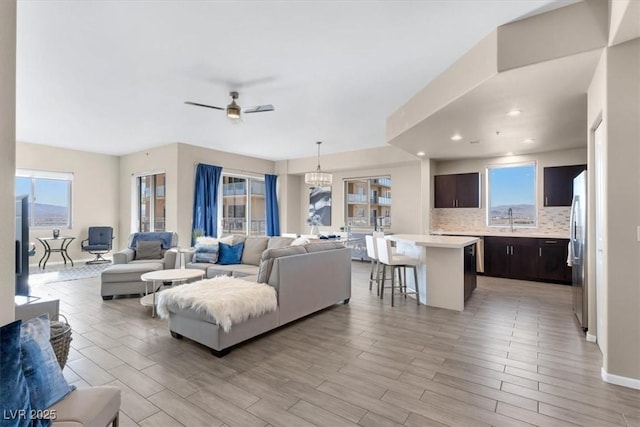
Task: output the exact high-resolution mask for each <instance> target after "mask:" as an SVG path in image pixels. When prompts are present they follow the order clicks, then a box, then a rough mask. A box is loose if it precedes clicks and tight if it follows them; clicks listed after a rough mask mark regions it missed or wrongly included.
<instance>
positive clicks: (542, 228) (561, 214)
mask: <svg viewBox="0 0 640 427" xmlns="http://www.w3.org/2000/svg"><path fill="white" fill-rule="evenodd" d="M570 215H571V208H570V207H568V206H567V207H565V206H559V207H547V208H540V209H538V226H537V227H536V228H531V231H532V232H535V233H539V234H554V235H555V234H563V233H565V234H567V235H568V234H569V216H570ZM495 230H496V228H495V227H487V220H486V210H485V209H477V208H469V209H465V208H455V209H432V210H431V231H432V232H438V231H444V232H446V231H450V232H466V231H468V232H492V231H495Z"/></svg>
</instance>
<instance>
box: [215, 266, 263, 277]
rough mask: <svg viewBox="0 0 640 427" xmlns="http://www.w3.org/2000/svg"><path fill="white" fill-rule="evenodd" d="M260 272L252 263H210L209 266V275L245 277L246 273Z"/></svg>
mask: <svg viewBox="0 0 640 427" xmlns="http://www.w3.org/2000/svg"><path fill="white" fill-rule="evenodd" d="M254 274H258V267H257V266H255V265H251V264H230V265H220V264H216V265H210V266H209V268H207V277H208V278H212V277H216V276H233V277H244V276H246V275H254Z"/></svg>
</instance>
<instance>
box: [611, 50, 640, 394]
mask: <svg viewBox="0 0 640 427" xmlns="http://www.w3.org/2000/svg"><path fill="white" fill-rule="evenodd" d="M638 76H640V39H635V40H632V41H628V42H625V43H622V44H619V45H616V46H612V47H610V48H608V52H607V77H606V79H607V117H606V120H607V182H606V186H607V189H606V191H607V207H608V210H607V217H608V218H607V238H608V242H609V245H608V253H607V254H606V262H607V275H608V277H607V283H608V290H607V294H608V295H607V297H608V301H607V303H608V311H607V316H608V319H607V320H608V321H607V328H608V331H607V347H608V357H607V364H606V365H605V366H604V369H605V371H606V372H607V373H608V374H610V375H618V376H621V377H626V378H635V379H636V381H637V384H636V386H637V387H640V310H639V307H640V286H639V284H640V263H639V262H638V260H640V242H638V239H637V235H638V231H637V227H640V143H639V141H640V79H639V78H638ZM614 207H615V208H614Z"/></svg>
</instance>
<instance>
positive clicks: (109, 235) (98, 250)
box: [80, 227, 113, 264]
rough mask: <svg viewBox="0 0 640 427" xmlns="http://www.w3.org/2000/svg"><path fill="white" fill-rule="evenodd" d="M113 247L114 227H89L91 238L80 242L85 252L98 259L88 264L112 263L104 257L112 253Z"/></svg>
mask: <svg viewBox="0 0 640 427" xmlns="http://www.w3.org/2000/svg"><path fill="white" fill-rule="evenodd" d="M112 246H113V227H89V237H88V238H87V239H85V240H83V241H82V242H80V247H81V248H82V251H83V252H89V253H90V254H93V255H95V256H96V257H95V258H94V259H92V260H91V261H87V264H103V263H107V262H111V261H110V260H108V259H105V258H103V256H102V255H104V254H106V253H107V252H110V251H111V249H112Z"/></svg>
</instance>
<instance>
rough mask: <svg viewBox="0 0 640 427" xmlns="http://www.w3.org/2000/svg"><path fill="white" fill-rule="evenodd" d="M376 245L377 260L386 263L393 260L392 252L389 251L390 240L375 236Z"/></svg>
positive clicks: (390, 262) (389, 263)
mask: <svg viewBox="0 0 640 427" xmlns="http://www.w3.org/2000/svg"><path fill="white" fill-rule="evenodd" d="M375 241H376V247H377V249H378V260H379V261H380V262H381V263H383V264H387V265H391V264H392V262H393V254H392V253H391V241H390V240H388V239H381V238H379V237H376V238H375Z"/></svg>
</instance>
